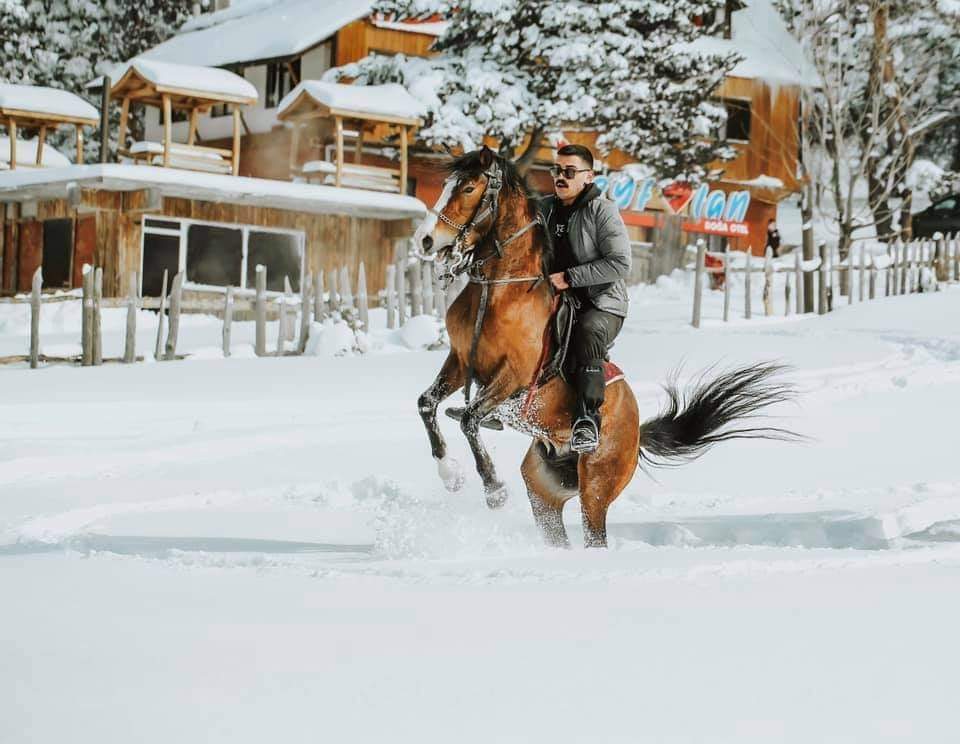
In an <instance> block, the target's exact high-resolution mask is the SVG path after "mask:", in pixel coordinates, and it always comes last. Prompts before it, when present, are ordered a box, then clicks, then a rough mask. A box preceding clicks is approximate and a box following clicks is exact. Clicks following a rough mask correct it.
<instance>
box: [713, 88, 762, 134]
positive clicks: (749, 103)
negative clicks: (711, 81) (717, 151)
mask: <svg viewBox="0 0 960 744" xmlns="http://www.w3.org/2000/svg"><path fill="white" fill-rule="evenodd" d="M716 100H717V102H718V103H720V105H722V106H723V107H724V109H725V110H727V103H728V102H732V103H740V104H745V105H746V107H747V113H748V114H749V117H750V118H749V120H748V122H747V139H734V138H733V137H727V136H726V135H727V126H728V125H729V123H730V113H729V111H727V121H726V122H725V123H724V125H723V141H724V142H733V143H734V144H737V145H749V144H750V136H751V135H752V134H753V99H752V98H748V97H746V96H720V97H719V98H718V99H716Z"/></svg>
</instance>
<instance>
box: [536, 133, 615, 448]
mask: <svg viewBox="0 0 960 744" xmlns="http://www.w3.org/2000/svg"><path fill="white" fill-rule="evenodd" d="M550 173H551V175H552V176H553V182H554V188H555V190H556V194H555V195H554V196H549V197H547V198H546V199H544V201H543V203H542V205H541V211H542V215H541V218H542V220H543V224H544V225H545V226H546V228H547V231H548V233H549V235H550V237H551V238H552V240H553V244H554V245H553V262H552V265H551V266H550V272H551V273H550V282H551V283H552V284H553V286H554V287H555V288H556V289H557V290H560V291H567V292H570V293H571V294H573V296H574V297H575V299H576V300H577V302H576V303H575V304H577V305H579V309H578V310H577V312H576V323H575V325H574V328H573V333H572V335H571V339H570V353H571V354H572V355H573V358H574V360H575V362H576V382H575V384H576V390H577V405H576V409H575V411H574V414H573V436H572V439H571V442H570V447H571V449H572V450H573V451H574V452H578V453H584V452H593V451H594V450H596V449H597V447H598V446H599V444H600V407H601V406H602V405H603V398H604V390H605V389H606V383H605V382H604V374H603V362H604V359H605V357H606V355H607V349H609V348H610V345H611V344H612V343H613V340H614V339H615V338H616V337H617V334H618V333H620V329H621V328H622V327H623V321H624V318H625V317H626V315H627V307H628V304H629V300H628V299H627V284H626V279H627V276H628V275H629V273H630V238H629V237H628V236H627V228H626V227H625V226H624V224H623V219H622V218H621V217H620V211H619V210H618V209H617V207H616V205H615V204H614V203H613V202H612V201H610V200H608V199H606V198H604V196H603V195H602V194H601V193H600V189H598V188H597V187H596V185H595V184H594V183H593V178H594V172H593V153H591V152H590V150H588V149H587V148H586V147H583V146H582V145H566V146H564V147H561V148H560V149H559V150H557V160H556V164H555V165H554V166H553V167H552V168H551V169H550Z"/></svg>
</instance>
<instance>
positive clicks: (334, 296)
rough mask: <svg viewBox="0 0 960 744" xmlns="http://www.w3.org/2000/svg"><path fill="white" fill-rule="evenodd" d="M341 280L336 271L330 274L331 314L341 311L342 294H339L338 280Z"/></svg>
mask: <svg viewBox="0 0 960 744" xmlns="http://www.w3.org/2000/svg"><path fill="white" fill-rule="evenodd" d="M338 278H339V275H338V272H337V270H336V269H333V270H332V271H331V272H330V312H331V313H335V312H339V310H340V294H339V292H337V280H338Z"/></svg>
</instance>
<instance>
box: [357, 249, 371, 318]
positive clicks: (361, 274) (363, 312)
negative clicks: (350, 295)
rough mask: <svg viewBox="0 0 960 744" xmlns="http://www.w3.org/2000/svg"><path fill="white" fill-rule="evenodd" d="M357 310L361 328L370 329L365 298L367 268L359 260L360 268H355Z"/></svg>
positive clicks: (368, 310) (366, 299)
mask: <svg viewBox="0 0 960 744" xmlns="http://www.w3.org/2000/svg"><path fill="white" fill-rule="evenodd" d="M357 310H358V311H359V312H360V322H361V323H362V324H363V330H365V331H369V330H370V307H369V305H368V298H367V270H366V269H365V268H364V266H363V261H361V262H360V268H359V269H358V270H357Z"/></svg>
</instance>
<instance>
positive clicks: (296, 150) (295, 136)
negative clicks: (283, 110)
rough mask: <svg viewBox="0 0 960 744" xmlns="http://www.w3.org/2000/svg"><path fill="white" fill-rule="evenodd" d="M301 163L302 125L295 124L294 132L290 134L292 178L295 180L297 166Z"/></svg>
mask: <svg viewBox="0 0 960 744" xmlns="http://www.w3.org/2000/svg"><path fill="white" fill-rule="evenodd" d="M299 162H300V123H299V122H296V121H295V122H294V123H293V131H292V132H291V133H290V177H291V178H293V176H294V174H295V173H296V172H297V165H298V164H299Z"/></svg>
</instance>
